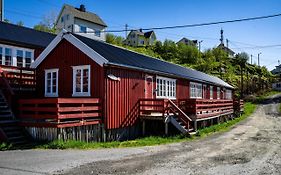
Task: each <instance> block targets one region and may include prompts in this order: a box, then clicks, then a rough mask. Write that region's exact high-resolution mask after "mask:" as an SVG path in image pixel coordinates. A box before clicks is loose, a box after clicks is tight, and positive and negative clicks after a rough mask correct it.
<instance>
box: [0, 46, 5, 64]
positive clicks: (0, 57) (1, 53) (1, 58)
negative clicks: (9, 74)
mask: <svg viewBox="0 0 281 175" xmlns="http://www.w3.org/2000/svg"><path fill="white" fill-rule="evenodd" d="M3 64H4V63H3V48H2V47H0V65H3Z"/></svg>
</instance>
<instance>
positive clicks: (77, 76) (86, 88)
mask: <svg viewBox="0 0 281 175" xmlns="http://www.w3.org/2000/svg"><path fill="white" fill-rule="evenodd" d="M90 74H91V72H90V65H84V66H73V94H72V95H73V96H90V83H91V82H90V80H91V79H90V77H91V76H90Z"/></svg>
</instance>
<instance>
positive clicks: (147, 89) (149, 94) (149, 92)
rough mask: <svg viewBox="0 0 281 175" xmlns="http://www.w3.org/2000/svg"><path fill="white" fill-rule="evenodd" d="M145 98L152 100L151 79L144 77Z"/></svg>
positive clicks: (149, 76)
mask: <svg viewBox="0 0 281 175" xmlns="http://www.w3.org/2000/svg"><path fill="white" fill-rule="evenodd" d="M145 98H153V77H152V76H151V75H146V76H145Z"/></svg>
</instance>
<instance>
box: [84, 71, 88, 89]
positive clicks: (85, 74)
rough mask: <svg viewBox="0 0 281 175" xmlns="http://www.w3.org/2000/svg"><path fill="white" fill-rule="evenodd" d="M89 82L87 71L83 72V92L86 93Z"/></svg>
mask: <svg viewBox="0 0 281 175" xmlns="http://www.w3.org/2000/svg"><path fill="white" fill-rule="evenodd" d="M88 80H89V70H88V69H84V70H83V92H88V84H89V83H88V82H89V81H88Z"/></svg>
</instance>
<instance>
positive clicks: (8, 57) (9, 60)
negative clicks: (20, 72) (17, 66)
mask: <svg viewBox="0 0 281 175" xmlns="http://www.w3.org/2000/svg"><path fill="white" fill-rule="evenodd" d="M5 65H7V66H11V65H12V49H10V48H5Z"/></svg>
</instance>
